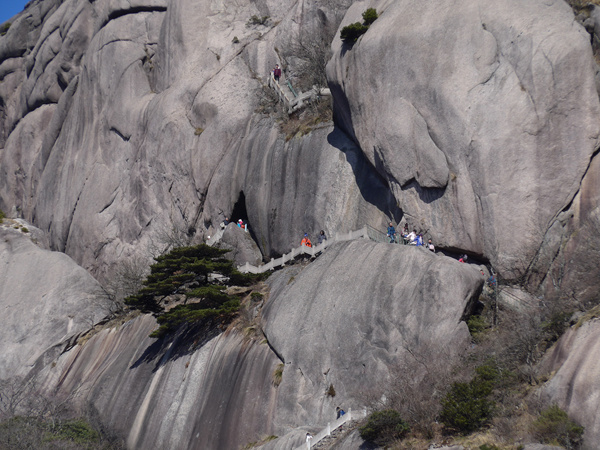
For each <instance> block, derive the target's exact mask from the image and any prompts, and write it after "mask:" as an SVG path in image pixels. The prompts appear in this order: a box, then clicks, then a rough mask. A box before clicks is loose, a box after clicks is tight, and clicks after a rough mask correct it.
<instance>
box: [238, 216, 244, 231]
mask: <svg viewBox="0 0 600 450" xmlns="http://www.w3.org/2000/svg"><path fill="white" fill-rule="evenodd" d="M237 226H238V227H240V228H241V229H242V230H243V229H244V228H246V226H245V225H244V221H243V220H242V219H240V220H238V223H237Z"/></svg>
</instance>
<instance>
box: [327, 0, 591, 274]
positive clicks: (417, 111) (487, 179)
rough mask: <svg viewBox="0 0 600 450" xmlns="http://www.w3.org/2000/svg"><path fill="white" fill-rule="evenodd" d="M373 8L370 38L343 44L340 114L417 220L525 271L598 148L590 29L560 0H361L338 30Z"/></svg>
mask: <svg viewBox="0 0 600 450" xmlns="http://www.w3.org/2000/svg"><path fill="white" fill-rule="evenodd" d="M368 6H369V7H374V8H376V9H377V10H378V12H379V14H380V16H379V18H378V19H377V20H376V21H375V22H374V23H373V24H372V25H371V26H370V28H369V30H368V31H367V32H366V34H364V35H363V36H362V37H361V38H360V39H359V40H358V42H357V43H356V44H354V45H353V46H351V45H349V44H344V43H342V42H341V40H340V39H339V38H336V39H335V40H334V43H333V50H334V56H333V59H332V60H331V61H330V62H329V64H328V67H327V69H328V71H327V73H328V79H329V80H330V87H331V89H332V93H333V95H334V98H335V100H336V103H335V104H336V109H335V117H336V122H337V123H338V124H339V125H340V126H341V127H342V128H343V129H344V131H345V132H346V133H348V135H349V136H352V138H353V139H354V140H355V141H356V142H357V143H358V144H359V145H360V147H361V149H362V150H363V152H364V153H365V155H366V156H367V158H368V159H369V161H370V162H371V163H372V164H373V165H374V166H375V167H376V169H377V170H378V172H379V173H380V174H381V175H382V176H383V177H384V178H385V179H386V181H387V183H388V184H389V186H390V188H391V189H392V191H393V193H394V195H395V197H396V199H397V200H398V203H399V205H400V207H401V208H402V209H403V211H404V213H405V214H406V216H407V218H408V221H409V222H410V223H414V224H416V225H418V226H420V227H422V228H423V229H427V230H429V233H431V235H432V236H433V240H434V242H437V243H438V245H440V246H443V247H446V248H457V249H463V250H467V251H469V252H472V253H475V254H478V255H480V256H482V257H483V258H485V259H487V260H489V261H490V262H491V263H492V265H493V266H494V267H495V268H497V269H498V271H499V272H500V274H501V276H502V277H503V278H506V279H516V278H519V277H520V276H523V275H524V274H526V272H527V270H528V268H529V266H530V265H531V264H532V262H533V261H534V259H535V258H536V255H537V254H538V252H539V251H540V247H541V244H542V241H543V238H544V236H545V234H546V232H547V230H548V229H550V228H552V227H553V226H554V224H556V223H557V222H558V218H557V217H558V216H559V214H560V213H561V211H563V210H565V209H567V208H568V207H569V206H570V204H571V202H572V201H573V199H574V197H575V195H576V194H577V193H578V192H579V190H580V188H581V182H582V178H583V176H584V174H585V173H586V171H587V170H588V167H589V166H590V161H591V156H592V154H593V153H594V151H595V149H596V147H597V145H598V136H599V132H600V126H599V124H600V120H599V119H600V115H599V113H600V109H599V103H598V95H597V92H596V89H595V84H594V71H595V68H594V62H593V59H592V55H591V47H590V44H589V41H590V38H589V35H588V34H587V33H586V31H585V29H584V28H583V27H581V26H580V25H578V24H577V23H575V22H574V21H573V12H572V10H571V9H570V7H569V6H568V5H567V4H566V3H565V2H561V1H552V2H543V1H533V2H528V3H527V4H524V3H522V2H518V1H514V2H513V1H509V2H502V3H493V2H480V1H475V0H473V1H471V0H467V1H461V2H458V3H456V2H442V3H441V4H439V5H438V7H436V8H433V9H425V10H423V9H422V8H419V7H415V5H414V4H413V3H411V2H409V1H394V2H370V3H368V4H367V3H365V2H357V3H354V4H353V5H352V7H351V8H350V9H349V10H348V13H347V15H346V17H345V18H344V20H343V23H342V25H341V26H345V25H347V24H349V23H351V22H356V21H360V15H361V13H362V12H363V11H364V10H365V9H366V8H367V7H368ZM594 238H595V239H597V238H598V236H595V237H594Z"/></svg>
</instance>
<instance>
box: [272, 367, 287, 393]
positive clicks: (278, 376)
mask: <svg viewBox="0 0 600 450" xmlns="http://www.w3.org/2000/svg"><path fill="white" fill-rule="evenodd" d="M284 367H285V364H283V363H281V364H278V365H277V367H276V368H275V370H274V371H273V386H275V387H279V385H280V384H281V380H283V369H284Z"/></svg>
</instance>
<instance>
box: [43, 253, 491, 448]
mask: <svg viewBox="0 0 600 450" xmlns="http://www.w3.org/2000/svg"><path fill="white" fill-rule="evenodd" d="M399 268H401V269H403V270H399ZM357 277H361V278H362V279H363V282H362V283H361V287H360V288H359V289H357V288H356V285H355V284H353V283H352V282H351V281H350V280H352V279H353V278H357ZM482 283H483V279H482V277H481V275H480V274H479V272H478V271H477V270H476V269H475V268H473V267H470V266H468V265H465V264H460V263H458V262H456V261H454V260H452V259H451V258H447V257H445V256H441V255H439V256H437V255H434V254H432V253H429V252H427V251H425V250H423V249H418V248H415V247H410V248H409V247H401V246H389V245H385V244H375V243H373V242H370V241H353V242H345V243H338V244H335V245H333V246H332V247H330V248H328V249H327V251H326V252H325V253H324V254H323V255H322V256H321V257H319V258H318V259H317V260H316V261H315V262H314V263H312V264H310V265H309V266H307V267H306V268H304V269H303V268H302V267H300V266H294V267H291V268H289V269H286V270H283V271H280V272H278V273H277V274H276V275H275V276H274V277H273V279H272V284H273V286H272V293H271V295H270V298H269V299H268V300H267V302H266V306H265V308H264V309H263V314H262V319H261V325H262V327H263V328H264V332H265V337H266V341H265V342H262V337H261V338H256V339H247V338H244V337H243V335H242V334H241V333H239V332H238V331H233V330H230V331H229V332H226V333H224V334H220V335H219V336H216V337H214V338H212V339H210V336H208V338H209V339H210V340H208V339H207V340H206V342H203V341H200V342H199V341H198V338H197V335H194V334H193V333H185V332H182V333H181V334H180V335H178V336H177V337H176V338H175V339H174V340H173V341H172V342H163V341H156V342H155V341H154V340H153V339H150V338H148V337H147V336H148V334H149V333H150V332H151V331H152V330H153V329H154V328H155V327H156V323H155V321H154V319H152V318H151V317H149V316H143V317H140V318H137V319H135V320H133V321H130V322H127V323H126V324H125V325H123V326H122V327H120V328H113V329H106V330H103V331H101V332H99V333H98V334H96V335H95V336H94V337H92V338H91V339H90V340H89V341H87V342H85V343H84V344H83V345H77V346H75V347H74V348H73V349H71V350H70V351H68V352H66V353H64V354H62V355H61V356H60V357H58V358H57V359H56V360H54V362H56V364H48V365H47V366H46V369H45V370H44V371H43V372H42V374H41V375H40V376H41V378H40V380H41V381H40V382H41V383H43V385H44V386H45V387H46V389H48V391H50V392H55V390H56V389H57V388H58V393H57V394H56V395H58V396H59V397H60V396H61V395H65V396H66V395H69V394H70V393H72V392H74V391H75V392H80V393H81V394H80V396H78V397H76V399H78V401H80V402H81V403H82V404H85V403H86V402H90V403H91V406H92V407H93V408H94V409H95V410H97V412H98V413H99V416H100V418H101V420H103V421H104V422H105V423H106V424H107V425H109V426H110V427H111V428H113V429H115V430H117V431H118V432H119V433H120V434H121V435H122V436H123V437H124V438H125V439H126V440H127V442H128V445H129V446H130V447H131V448H156V449H158V448H171V449H178V448H181V449H183V448H198V449H231V448H239V446H243V445H245V444H246V443H248V442H253V441H257V440H259V439H260V438H262V437H264V436H268V435H271V434H274V435H277V436H282V440H281V441H279V442H277V441H274V442H273V443H272V444H270V447H269V448H282V447H280V446H279V444H281V443H282V442H289V443H291V444H294V445H299V444H300V443H301V442H302V439H303V437H304V435H305V433H306V430H307V429H308V430H310V431H312V432H316V431H318V430H319V429H320V428H322V427H323V426H325V425H326V424H327V422H328V421H331V419H332V418H334V417H335V407H336V405H338V404H342V405H344V406H345V407H346V408H348V407H353V408H354V409H357V408H359V407H362V406H363V403H362V402H364V401H365V399H364V398H363V397H362V394H361V391H363V390H364V386H365V384H369V385H371V386H377V387H378V388H379V387H381V385H379V384H378V383H379V382H381V383H382V384H385V380H387V379H388V378H389V377H390V375H391V373H390V367H393V365H394V364H395V363H399V362H401V361H402V360H403V359H405V358H407V357H408V358H410V356H409V355H408V353H407V349H410V350H411V351H414V352H417V353H418V352H419V351H420V349H422V348H424V347H427V348H429V349H432V348H433V349H435V351H436V352H437V353H449V357H450V359H451V355H452V354H455V353H457V352H459V351H460V349H461V348H463V347H464V346H465V345H467V344H468V342H469V339H470V338H469V334H468V330H467V326H466V324H465V323H464V322H462V321H461V318H462V316H463V314H464V312H465V309H468V307H469V304H470V303H469V302H470V300H471V299H472V297H473V296H475V295H476V294H477V292H478V290H479V289H481V285H482ZM430 354H431V355H433V354H435V352H434V353H430ZM280 364H281V365H282V366H280ZM281 367H283V373H282V376H281V384H279V386H278V387H276V386H275V385H276V384H277V383H276V381H275V380H276V376H275V375H274V372H275V371H276V370H277V369H278V368H279V369H281ZM417 372H418V371H415V374H417ZM330 384H331V385H333V386H334V388H335V391H336V396H335V398H332V397H330V396H327V395H326V391H327V389H328V387H329V385H330ZM288 433H291V434H289V435H288Z"/></svg>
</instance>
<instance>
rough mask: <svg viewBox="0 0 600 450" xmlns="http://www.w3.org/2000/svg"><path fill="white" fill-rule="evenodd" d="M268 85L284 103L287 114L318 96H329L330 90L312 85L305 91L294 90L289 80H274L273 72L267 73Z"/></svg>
mask: <svg viewBox="0 0 600 450" xmlns="http://www.w3.org/2000/svg"><path fill="white" fill-rule="evenodd" d="M268 84H269V87H271V88H272V89H274V90H275V92H276V93H277V96H278V97H279V100H280V101H282V102H283V104H284V105H285V107H286V109H287V112H288V114H292V113H293V112H294V111H298V110H299V109H301V108H304V107H305V106H306V105H307V102H311V101H313V100H315V99H317V98H318V97H328V96H331V90H329V89H328V88H322V89H321V88H318V87H317V86H313V88H312V89H311V90H310V91H307V92H302V91H300V92H296V91H295V90H294V88H293V87H292V84H291V83H290V82H289V81H285V82H283V81H282V82H281V83H278V82H277V81H275V77H274V75H273V72H271V74H270V75H269V81H268Z"/></svg>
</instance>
